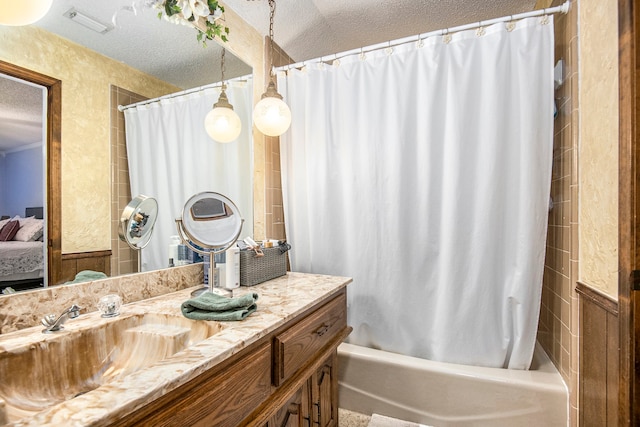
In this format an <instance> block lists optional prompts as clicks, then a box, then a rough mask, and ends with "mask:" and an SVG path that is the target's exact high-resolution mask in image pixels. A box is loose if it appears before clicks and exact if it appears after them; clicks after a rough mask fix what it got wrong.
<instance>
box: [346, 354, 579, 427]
mask: <svg viewBox="0 0 640 427" xmlns="http://www.w3.org/2000/svg"><path fill="white" fill-rule="evenodd" d="M338 358H339V365H338V366H339V368H338V369H339V375H338V377H339V393H340V405H339V406H340V407H341V408H344V409H348V410H351V411H356V412H360V413H363V414H368V415H371V414H374V413H376V414H381V415H386V416H389V417H393V418H399V419H402V420H405V421H412V422H416V423H422V424H427V425H433V426H437V427H448V426H474V427H477V426H491V427H498V426H505V427H507V426H508V427H516V426H526V427H530V426H544V427H555V426H558V427H566V426H567V425H568V412H567V411H568V393H567V389H566V386H565V384H564V382H563V381H562V377H561V376H560V374H559V373H558V371H557V370H556V368H555V367H554V366H553V364H552V363H551V361H550V360H549V358H548V357H547V355H546V353H545V352H544V350H543V349H542V348H541V347H540V346H539V345H536V350H535V354H534V357H533V363H532V367H531V370H529V371H517V370H509V369H496V368H482V367H474V366H466V365H455V364H450V363H441V362H433V361H430V360H425V359H418V358H415V357H409V356H403V355H399V354H395V353H389V352H385V351H380V350H373V349H370V348H366V347H360V346H355V345H352V344H346V343H344V344H341V345H340V347H338Z"/></svg>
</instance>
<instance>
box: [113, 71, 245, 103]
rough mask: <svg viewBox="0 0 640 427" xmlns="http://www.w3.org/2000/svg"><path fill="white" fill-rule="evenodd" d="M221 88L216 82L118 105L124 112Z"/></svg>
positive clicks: (231, 80) (229, 80)
mask: <svg viewBox="0 0 640 427" xmlns="http://www.w3.org/2000/svg"><path fill="white" fill-rule="evenodd" d="M251 78H253V76H252V75H251V74H247V75H246V76H240V77H234V78H233V79H227V80H225V83H229V82H236V81H243V80H250V79H251ZM219 86H222V82H216V83H211V84H208V85H204V86H198V87H194V88H191V89H185V90H183V91H180V92H175V93H170V94H169V95H164V96H159V97H157V98H153V99H147V100H144V101H140V102H136V103H135V104H129V105H118V111H120V112H122V111H124V110H127V109H129V108H133V107H138V106H140V105H147V104H152V103H154V102H160V101H162V100H164V99H170V98H177V97H179V96H184V95H189V94H191V93H195V92H200V91H203V90H207V89H212V88H215V87H219Z"/></svg>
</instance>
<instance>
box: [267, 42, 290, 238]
mask: <svg viewBox="0 0 640 427" xmlns="http://www.w3.org/2000/svg"><path fill="white" fill-rule="evenodd" d="M273 55H274V57H273V64H274V66H275V67H279V66H282V65H287V64H292V63H294V62H295V61H294V60H293V59H292V58H291V57H290V56H289V55H287V54H286V53H285V52H284V50H282V49H281V48H280V47H279V46H277V45H275V44H274V47H273ZM270 56H271V51H270V48H269V39H268V38H265V57H266V61H265V62H266V63H268V61H269V57H270ZM265 211H266V212H265V232H266V236H265V237H266V238H268V239H286V235H285V229H284V207H283V202H282V180H281V169H280V138H279V137H270V136H267V137H265Z"/></svg>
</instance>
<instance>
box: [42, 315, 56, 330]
mask: <svg viewBox="0 0 640 427" xmlns="http://www.w3.org/2000/svg"><path fill="white" fill-rule="evenodd" d="M57 318H58V316H56V315H55V314H47V315H46V316H44V317H43V318H42V321H41V322H42V326H46V327H49V326H53V325H54V324H55V323H56V319H57Z"/></svg>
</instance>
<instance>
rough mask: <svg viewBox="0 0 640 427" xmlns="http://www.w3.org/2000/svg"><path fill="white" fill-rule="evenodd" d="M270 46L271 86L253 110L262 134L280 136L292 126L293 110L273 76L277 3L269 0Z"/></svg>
mask: <svg viewBox="0 0 640 427" xmlns="http://www.w3.org/2000/svg"><path fill="white" fill-rule="evenodd" d="M269 8H270V9H271V12H270V14H269V45H270V48H271V57H270V58H269V84H268V85H267V91H266V92H265V93H263V94H262V99H261V100H260V102H258V103H257V104H256V106H255V107H254V109H253V123H255V125H256V127H257V128H258V130H259V131H260V132H262V133H263V134H265V135H267V136H280V135H282V134H283V133H285V132H286V131H287V129H289V126H290V125H291V110H290V109H289V106H288V105H287V104H286V103H285V102H284V101H283V100H282V95H280V94H279V93H278V92H277V91H276V83H275V81H274V76H273V16H274V15H275V12H276V1H275V0H269Z"/></svg>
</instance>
